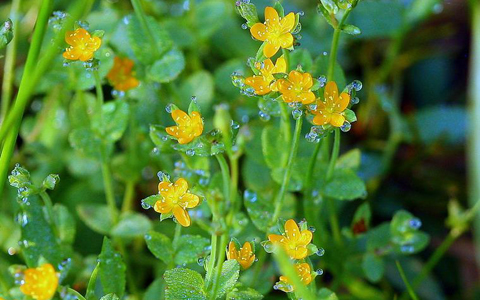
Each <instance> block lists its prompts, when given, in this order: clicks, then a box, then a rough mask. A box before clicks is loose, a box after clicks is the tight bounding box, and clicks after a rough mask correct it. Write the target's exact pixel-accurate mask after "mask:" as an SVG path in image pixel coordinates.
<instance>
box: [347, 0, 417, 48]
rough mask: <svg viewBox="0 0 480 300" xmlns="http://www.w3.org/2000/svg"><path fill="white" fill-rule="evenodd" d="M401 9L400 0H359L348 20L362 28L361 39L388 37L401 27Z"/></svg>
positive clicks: (402, 15) (402, 16)
mask: <svg viewBox="0 0 480 300" xmlns="http://www.w3.org/2000/svg"><path fill="white" fill-rule="evenodd" d="M420 1H422V0H420ZM403 10H404V8H403V4H402V3H401V1H388V2H387V1H371V0H369V1H360V2H359V4H358V5H357V7H355V9H354V10H352V13H351V14H350V17H349V21H351V22H352V23H353V24H355V25H357V26H358V27H359V28H361V29H362V34H361V35H360V36H359V38H361V39H371V38H380V37H389V36H392V35H394V34H395V33H396V32H398V30H400V29H401V27H402V25H403V18H404V14H403Z"/></svg>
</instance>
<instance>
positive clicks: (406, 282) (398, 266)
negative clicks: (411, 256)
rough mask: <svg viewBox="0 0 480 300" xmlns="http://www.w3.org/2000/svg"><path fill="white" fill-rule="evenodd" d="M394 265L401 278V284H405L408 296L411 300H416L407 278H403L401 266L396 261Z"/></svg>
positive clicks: (403, 273)
mask: <svg viewBox="0 0 480 300" xmlns="http://www.w3.org/2000/svg"><path fill="white" fill-rule="evenodd" d="M395 263H396V264H397V269H398V272H399V273H400V276H401V277H402V280H403V283H404V284H405V287H406V288H407V291H408V294H409V295H410V297H411V298H412V300H418V297H417V295H416V294H415V291H414V290H413V289H412V286H411V285H410V283H409V282H408V279H407V276H405V272H404V271H403V268H402V266H401V265H400V263H399V262H398V260H397V261H395Z"/></svg>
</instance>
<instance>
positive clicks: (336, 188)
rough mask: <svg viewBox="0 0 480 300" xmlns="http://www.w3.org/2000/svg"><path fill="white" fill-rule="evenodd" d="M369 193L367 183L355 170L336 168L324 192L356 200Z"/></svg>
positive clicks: (326, 194)
mask: <svg viewBox="0 0 480 300" xmlns="http://www.w3.org/2000/svg"><path fill="white" fill-rule="evenodd" d="M366 193H367V190H366V187H365V183H364V182H363V180H362V179H360V177H358V175H356V174H355V172H354V171H352V170H349V169H336V170H335V172H334V173H333V176H332V179H331V180H330V181H328V182H327V184H326V185H325V187H324V189H323V194H324V195H325V196H327V197H332V198H335V199H339V200H355V199H357V198H360V197H365V196H366Z"/></svg>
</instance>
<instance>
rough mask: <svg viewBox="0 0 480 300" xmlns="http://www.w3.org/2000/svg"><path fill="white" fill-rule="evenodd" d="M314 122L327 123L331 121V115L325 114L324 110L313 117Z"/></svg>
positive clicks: (316, 123) (318, 123) (317, 123)
mask: <svg viewBox="0 0 480 300" xmlns="http://www.w3.org/2000/svg"><path fill="white" fill-rule="evenodd" d="M312 122H313V124H315V125H319V126H320V125H327V124H328V123H329V122H330V117H329V115H326V114H324V113H323V112H320V113H318V114H316V115H315V117H313V121H312Z"/></svg>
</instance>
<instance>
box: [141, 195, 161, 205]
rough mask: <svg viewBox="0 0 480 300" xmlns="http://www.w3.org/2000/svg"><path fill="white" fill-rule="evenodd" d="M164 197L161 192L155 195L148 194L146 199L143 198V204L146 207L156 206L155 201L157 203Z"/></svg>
mask: <svg viewBox="0 0 480 300" xmlns="http://www.w3.org/2000/svg"><path fill="white" fill-rule="evenodd" d="M161 199H162V196H161V195H160V194H155V195H151V196H148V197H147V198H145V199H142V201H141V202H142V206H145V207H148V208H150V207H154V206H155V203H157V201H160V200H161Z"/></svg>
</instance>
